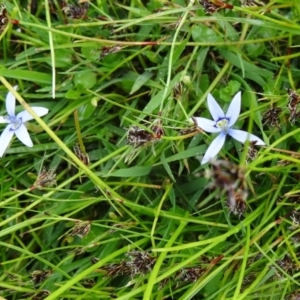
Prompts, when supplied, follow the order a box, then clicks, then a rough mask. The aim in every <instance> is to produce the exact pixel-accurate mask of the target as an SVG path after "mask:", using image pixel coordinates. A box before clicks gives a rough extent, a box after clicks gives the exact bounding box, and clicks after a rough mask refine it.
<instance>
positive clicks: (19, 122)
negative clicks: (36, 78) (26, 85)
mask: <svg viewBox="0 0 300 300" xmlns="http://www.w3.org/2000/svg"><path fill="white" fill-rule="evenodd" d="M17 88H18V87H17V86H14V89H15V90H17ZM5 105H6V111H7V114H8V116H5V117H0V123H8V125H7V126H6V127H5V129H4V130H3V132H2V134H1V136H0V157H2V156H3V154H4V152H5V150H6V148H7V147H8V145H9V142H10V140H11V139H12V138H13V136H14V134H15V135H16V136H17V138H18V139H19V140H20V141H21V142H22V143H23V144H24V145H26V146H27V147H32V146H33V144H32V141H31V138H30V136H29V133H28V131H27V128H26V126H25V122H27V121H29V120H32V119H33V117H32V116H31V114H30V113H29V112H27V111H26V110H24V111H21V112H19V113H18V114H17V115H15V107H16V98H15V96H14V95H13V94H12V93H11V92H8V94H7V96H6V100H5ZM31 108H32V110H33V111H34V112H35V113H36V114H37V115H38V116H39V117H42V116H44V115H46V114H47V113H48V111H49V110H48V109H47V108H44V107H31Z"/></svg>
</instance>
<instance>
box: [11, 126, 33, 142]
mask: <svg viewBox="0 0 300 300" xmlns="http://www.w3.org/2000/svg"><path fill="white" fill-rule="evenodd" d="M15 134H16V136H17V138H18V139H19V140H20V141H21V142H22V143H23V144H24V145H25V146H27V147H32V146H33V143H32V141H31V138H30V136H29V133H28V131H27V128H26V127H25V125H24V124H22V125H21V126H20V127H19V128H18V129H17V130H15Z"/></svg>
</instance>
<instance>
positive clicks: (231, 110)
mask: <svg viewBox="0 0 300 300" xmlns="http://www.w3.org/2000/svg"><path fill="white" fill-rule="evenodd" d="M240 112H241V92H238V93H237V94H236V95H235V96H234V97H233V99H232V101H231V103H230V105H229V107H228V110H227V113H226V118H228V119H229V123H228V126H229V127H231V126H232V125H233V124H234V123H235V122H236V121H237V119H238V117H239V115H240Z"/></svg>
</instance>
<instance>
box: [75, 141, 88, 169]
mask: <svg viewBox="0 0 300 300" xmlns="http://www.w3.org/2000/svg"><path fill="white" fill-rule="evenodd" d="M73 150H74V153H75V155H76V156H77V157H78V158H79V159H80V160H81V161H82V162H83V163H84V164H85V165H86V166H88V165H89V163H90V158H89V156H88V154H87V153H84V152H83V151H82V150H81V148H80V146H79V145H75V146H74V147H73Z"/></svg>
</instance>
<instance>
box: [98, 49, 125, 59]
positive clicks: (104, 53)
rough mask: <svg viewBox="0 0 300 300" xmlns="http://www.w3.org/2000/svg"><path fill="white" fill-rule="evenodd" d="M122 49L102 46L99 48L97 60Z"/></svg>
mask: <svg viewBox="0 0 300 300" xmlns="http://www.w3.org/2000/svg"><path fill="white" fill-rule="evenodd" d="M121 49H122V47H121V46H104V47H102V48H101V54H100V57H99V59H102V58H103V57H105V56H107V55H108V54H111V53H117V52H119V51H120V50H121Z"/></svg>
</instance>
